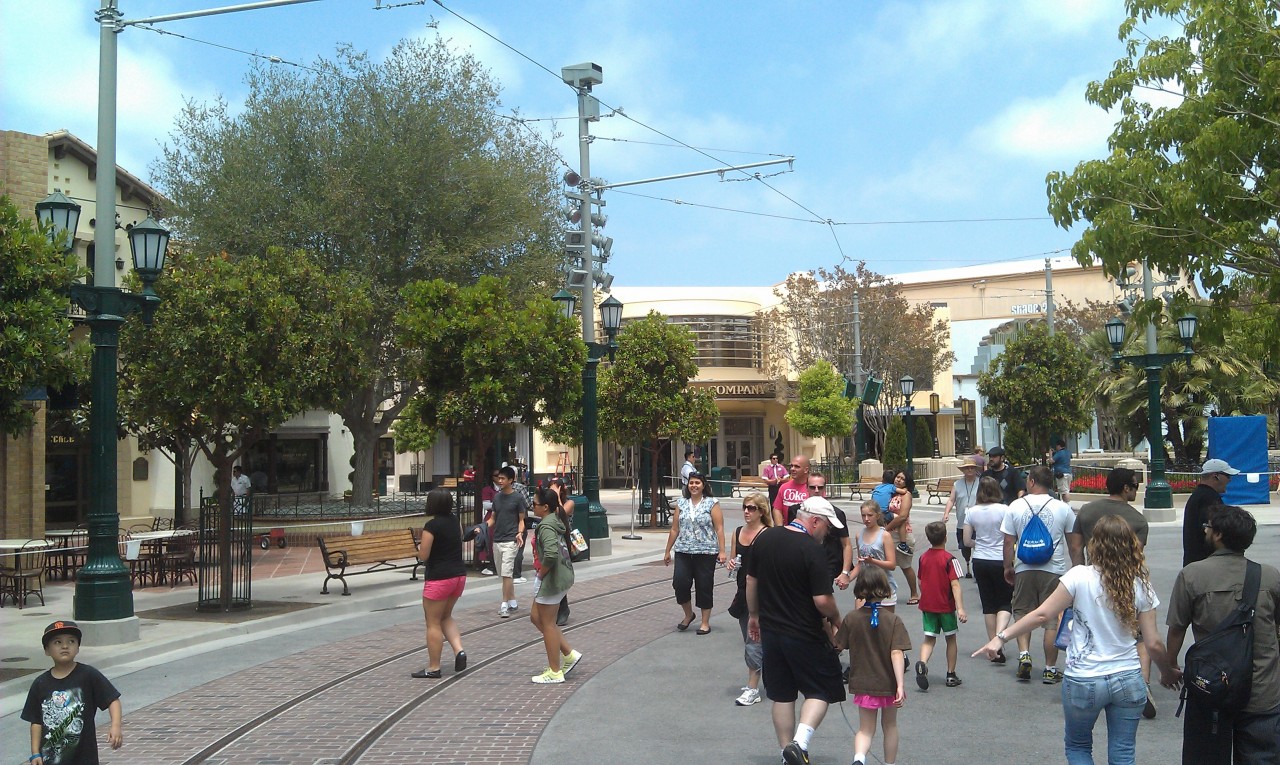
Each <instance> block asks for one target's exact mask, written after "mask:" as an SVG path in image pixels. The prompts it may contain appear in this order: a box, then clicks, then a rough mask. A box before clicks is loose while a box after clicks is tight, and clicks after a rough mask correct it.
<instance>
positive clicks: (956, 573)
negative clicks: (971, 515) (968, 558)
mask: <svg viewBox="0 0 1280 765" xmlns="http://www.w3.org/2000/svg"><path fill="white" fill-rule="evenodd" d="M924 536H925V538H926V539H928V540H929V545H930V548H929V549H928V550H927V551H925V553H924V555H921V556H920V561H919V562H918V563H917V564H916V569H917V571H918V572H919V576H920V611H921V612H922V615H923V616H924V644H923V645H921V646H920V661H917V662H916V685H918V686H920V690H922V691H927V690H929V657H930V656H932V655H933V646H934V644H935V643H936V642H937V641H938V636H939V635H942V636H943V637H945V638H946V639H947V687H948V688H954V687H956V686H957V685H959V684H960V678H959V677H958V676H957V675H956V657H957V654H958V653H959V646H958V641H957V640H956V630H957V629H958V628H959V626H958V624H957V620H959V621H961V622H967V621H969V617H968V616H967V615H966V614H965V612H964V599H963V597H962V596H961V594H960V578H961V577H962V576H964V572H963V571H961V569H960V561H958V560H956V559H955V557H954V556H952V554H951V553H949V552H947V550H946V543H947V524H945V523H943V522H942V521H934V522H933V523H930V524H929V525H927V526H925V527H924Z"/></svg>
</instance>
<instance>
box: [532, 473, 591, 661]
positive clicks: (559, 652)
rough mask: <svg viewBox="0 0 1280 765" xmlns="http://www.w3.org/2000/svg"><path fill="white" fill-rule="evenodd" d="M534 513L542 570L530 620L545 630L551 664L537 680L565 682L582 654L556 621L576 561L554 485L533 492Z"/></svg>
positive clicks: (535, 549)
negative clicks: (568, 543) (571, 552)
mask: <svg viewBox="0 0 1280 765" xmlns="http://www.w3.org/2000/svg"><path fill="white" fill-rule="evenodd" d="M533 514H534V515H536V516H538V527H537V528H536V529H535V530H534V532H533V534H534V545H533V562H534V565H535V566H536V567H537V570H538V578H537V585H536V587H537V593H536V594H535V595H534V597H533V607H532V608H530V609H529V621H531V622H533V626H535V627H537V628H538V631H539V632H541V633H542V644H543V646H544V647H545V648H546V650H547V668H546V669H544V670H543V671H542V674H540V675H534V676H533V678H532V679H533V682H535V683H542V684H546V683H563V682H564V678H565V675H567V674H569V672H570V671H571V670H572V669H573V668H574V667H575V666H577V664H578V661H579V660H580V659H581V658H582V654H581V653H579V652H578V651H575V650H573V648H572V647H570V645H569V641H567V640H565V639H564V633H563V632H561V631H560V627H559V625H557V624H556V610H557V609H558V608H559V607H560V601H561V599H563V598H564V596H565V594H567V593H568V592H569V588H570V587H572V586H573V562H572V561H570V560H569V549H568V546H567V545H566V543H565V541H564V535H565V532H566V526H565V516H564V510H563V508H561V507H560V495H559V494H557V493H556V492H555V491H554V490H552V489H550V488H540V489H538V490H537V492H536V493H535V494H534V496H533Z"/></svg>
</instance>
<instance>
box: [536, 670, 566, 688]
mask: <svg viewBox="0 0 1280 765" xmlns="http://www.w3.org/2000/svg"><path fill="white" fill-rule="evenodd" d="M530 679H531V680H533V682H535V683H538V684H540V685H550V684H552V683H563V682H564V673H563V672H559V671H557V670H554V669H552V668H551V667H547V668H546V669H544V670H542V674H541V675H534V676H533V677H532V678H530Z"/></svg>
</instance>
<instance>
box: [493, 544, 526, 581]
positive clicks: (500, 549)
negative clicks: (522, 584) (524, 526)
mask: <svg viewBox="0 0 1280 765" xmlns="http://www.w3.org/2000/svg"><path fill="white" fill-rule="evenodd" d="M519 549H520V548H519V547H517V546H516V543H515V542H494V543H493V570H494V572H495V573H497V575H498V576H501V577H504V578H507V579H510V578H512V577H514V576H515V575H516V553H517V552H518V551H519Z"/></svg>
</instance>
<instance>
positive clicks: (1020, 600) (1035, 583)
mask: <svg viewBox="0 0 1280 765" xmlns="http://www.w3.org/2000/svg"><path fill="white" fill-rule="evenodd" d="M1059 578H1060V577H1059V576H1058V575H1057V574H1055V573H1053V572H1052V571H1023V572H1021V573H1017V574H1014V575H1013V618H1014V619H1015V620H1017V619H1021V618H1022V617H1024V616H1026V615H1027V614H1029V613H1031V612H1032V611H1034V610H1036V609H1037V608H1039V607H1040V604H1041V603H1044V602H1045V601H1046V600H1048V599H1049V596H1050V595H1052V594H1053V591H1054V590H1056V589H1058V579H1059ZM1046 629H1047V628H1046ZM1053 629H1057V627H1056V626H1054V627H1053Z"/></svg>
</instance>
